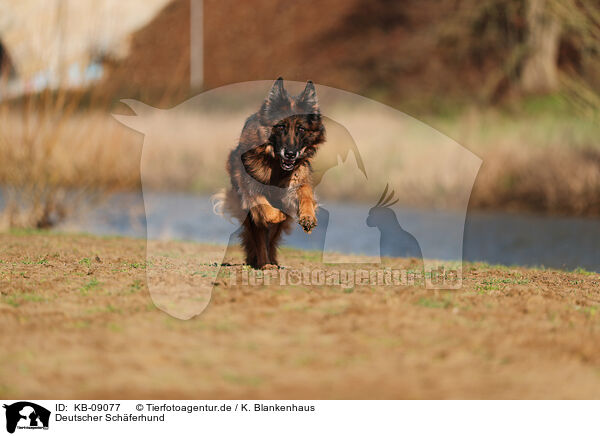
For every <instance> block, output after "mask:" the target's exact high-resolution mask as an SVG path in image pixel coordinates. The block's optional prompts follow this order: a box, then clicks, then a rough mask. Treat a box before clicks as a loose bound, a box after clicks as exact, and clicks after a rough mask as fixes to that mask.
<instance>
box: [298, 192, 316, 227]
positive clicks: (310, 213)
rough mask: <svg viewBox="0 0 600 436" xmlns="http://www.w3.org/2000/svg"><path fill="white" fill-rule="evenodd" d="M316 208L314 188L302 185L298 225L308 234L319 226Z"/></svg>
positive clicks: (299, 194) (299, 195)
mask: <svg viewBox="0 0 600 436" xmlns="http://www.w3.org/2000/svg"><path fill="white" fill-rule="evenodd" d="M316 206H317V203H316V201H315V197H314V195H313V189H312V186H310V185H308V184H304V185H301V186H300V187H299V188H298V218H299V219H298V223H299V224H300V225H301V226H302V228H303V229H304V231H305V232H306V233H310V232H312V229H314V228H315V227H316V226H317V216H316V215H315V211H316Z"/></svg>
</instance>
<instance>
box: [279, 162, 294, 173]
mask: <svg viewBox="0 0 600 436" xmlns="http://www.w3.org/2000/svg"><path fill="white" fill-rule="evenodd" d="M295 164H296V159H281V168H283V170H284V171H291V170H292V169H293V168H294V165H295Z"/></svg>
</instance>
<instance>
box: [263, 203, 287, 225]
mask: <svg viewBox="0 0 600 436" xmlns="http://www.w3.org/2000/svg"><path fill="white" fill-rule="evenodd" d="M286 218H287V217H286V216H285V214H284V213H283V212H282V211H280V210H279V209H275V208H274V207H272V208H271V209H270V210H268V211H267V212H266V213H265V221H266V222H267V223H268V224H279V223H282V222H284V221H285V219H286Z"/></svg>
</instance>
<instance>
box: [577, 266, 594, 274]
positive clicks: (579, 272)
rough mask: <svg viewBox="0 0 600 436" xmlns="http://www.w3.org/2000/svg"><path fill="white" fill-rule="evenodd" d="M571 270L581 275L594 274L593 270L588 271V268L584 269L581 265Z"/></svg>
mask: <svg viewBox="0 0 600 436" xmlns="http://www.w3.org/2000/svg"><path fill="white" fill-rule="evenodd" d="M573 272H574V273H575V274H582V275H584V276H592V275H595V274H596V273H595V272H594V271H588V270H586V269H585V268H581V267H579V268H575V269H574V270H573Z"/></svg>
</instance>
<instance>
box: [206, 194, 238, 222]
mask: <svg viewBox="0 0 600 436" xmlns="http://www.w3.org/2000/svg"><path fill="white" fill-rule="evenodd" d="M210 201H211V202H212V206H213V212H214V214H215V215H219V216H222V217H225V218H227V219H228V220H229V221H231V218H237V219H238V220H239V219H240V217H241V216H242V215H244V214H243V211H242V210H241V207H240V202H239V201H238V199H237V197H236V194H235V192H233V191H232V190H231V189H221V190H220V191H219V192H217V193H216V194H214V195H213V196H212V197H210Z"/></svg>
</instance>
